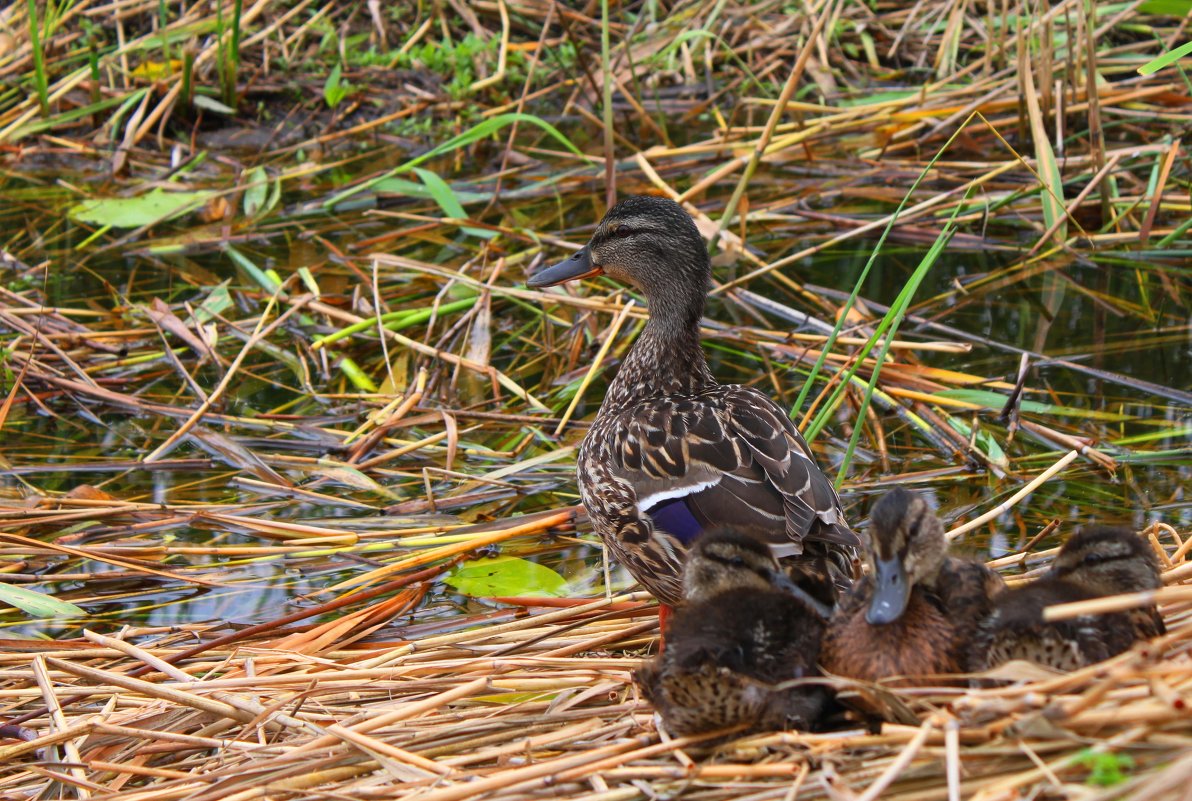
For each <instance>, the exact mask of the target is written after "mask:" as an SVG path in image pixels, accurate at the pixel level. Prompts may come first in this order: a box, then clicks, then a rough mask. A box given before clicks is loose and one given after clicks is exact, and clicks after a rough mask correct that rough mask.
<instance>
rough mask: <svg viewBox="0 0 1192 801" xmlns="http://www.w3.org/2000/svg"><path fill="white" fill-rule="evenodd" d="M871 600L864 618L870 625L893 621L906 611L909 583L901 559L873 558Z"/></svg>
mask: <svg viewBox="0 0 1192 801" xmlns="http://www.w3.org/2000/svg"><path fill="white" fill-rule="evenodd" d="M873 584H874V588H873V600H872V601H871V602H870V604H869V611H868V612H867V613H866V615H865V619H866V620H867V621H869V623H870V624H871V625H877V626H881V625H885V624H886V623H893V622H894V621H895V620H897V619H898V618H900V617H902V613H903V612H905V611H906V605H907V602H908V601H910V597H911V584H910V582H909V581H907V575H906V568H905V567H904V566H903V564H902V560H901V559H898V558H897V557H895V558H893V559H875V560H874V563H873Z"/></svg>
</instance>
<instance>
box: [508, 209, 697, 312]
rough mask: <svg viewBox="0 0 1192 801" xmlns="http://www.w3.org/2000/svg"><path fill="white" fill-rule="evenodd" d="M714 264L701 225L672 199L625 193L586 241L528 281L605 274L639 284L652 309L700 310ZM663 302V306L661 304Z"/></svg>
mask: <svg viewBox="0 0 1192 801" xmlns="http://www.w3.org/2000/svg"><path fill="white" fill-rule="evenodd" d="M711 274H712V268H711V263H710V261H709V260H708V251H707V249H706V248H705V247H704V242H703V239H702V238H701V237H700V233H699V229H697V228H696V227H695V223H694V222H693V221H692V219H691V216H690V215H689V214H687V212H685V211H683V207H682V206H680V205H679V204H678V203H676V202H675V201H673V200H670V199H668V198H664V197H654V196H652V195H637V196H634V197H627V198H625V199H624V200H622V201H621V202H620V203H618V204H617V205H615V206H613V207H612V208H611V209H609V210H608V212H607V213H606V214H605V215H604V219H603V220H601V221H600V224H599V225H598V226H596V232H595V233H594V234H592V238H591V239H590V240H589V241H588V244H587V245H585V246H584V247H582V248H580V249H579V250H578V251H576V253H575V255H573V256H572V257H571V258H569V259H567V260H566V261H562V262H559V263H558V264H555V265H552V266H550V267H547V268H546V269H544V270H540V271H539V272H537V273H535V275H534V276H533V277H532V278H530V280H529V281H527V282H526V283H527V285H529V286H531V287H547V286H554V285H555V284H561V283H563V282H565V281H572V280H575V279H577V278H586V277H588V276H594V275H608V276H611V277H612V278H615V279H616V280H618V281H620V282H622V283H625V284H629V285H630V286H633V287H636V288H637V289H640V290H641V291H642V293H643V294H644V295H645V296H646V298H647V299H648V300H649V303H650V308H651V313H652V314H653V313H655V312H657V311H663V312H665V311H667V310H668V307H673V308H674V310H675V312H676V313H679V312H680V311H683V312H684V313H685V314H686V315H688V316H689V315H690V314H691V313H692V312H694V313H695V319H697V320H698V319H699V316H700V315H701V314H702V313H703V300H704V297H705V296H706V295H707V294H708V284H709V282H710V280H711ZM659 307H662V308H659Z"/></svg>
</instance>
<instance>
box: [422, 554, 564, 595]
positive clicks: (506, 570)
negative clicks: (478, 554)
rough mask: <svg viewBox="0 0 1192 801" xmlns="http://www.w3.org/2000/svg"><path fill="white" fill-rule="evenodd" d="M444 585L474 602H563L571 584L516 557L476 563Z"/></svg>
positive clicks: (462, 567) (458, 571)
mask: <svg viewBox="0 0 1192 801" xmlns="http://www.w3.org/2000/svg"><path fill="white" fill-rule="evenodd" d="M443 583H445V584H447V585H448V586H450V587H454V588H455V589H456V590H458V591H459V592H462V593H463V594H464V595H470V596H472V597H473V598H491V597H493V596H497V597H519V596H537V597H543V596H545V597H550V598H561V597H563V596H565V595H566V594H567V582H566V581H565V580H564V579H563V577H562V576H560V575H559V574H558V573H556V572H555V571H553V570H551V569H550V568H549V567H545V566H543V565H540V564H538V563H537V562H531V561H530V560H529V559H521V558H519V557H516V556H497V557H494V558H492V559H475V560H473V561H471V562H466V563H464V564H462V565H460V566H459V567H457V568H455V569H454V570H452V571H451V572H450V573H449V574H448V575H447V577H446V578H444V579H443Z"/></svg>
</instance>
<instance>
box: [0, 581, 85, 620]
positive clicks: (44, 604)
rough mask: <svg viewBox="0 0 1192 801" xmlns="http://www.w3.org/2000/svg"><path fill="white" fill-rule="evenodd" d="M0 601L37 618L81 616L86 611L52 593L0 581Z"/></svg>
mask: <svg viewBox="0 0 1192 801" xmlns="http://www.w3.org/2000/svg"><path fill="white" fill-rule="evenodd" d="M0 603H6V604H8V605H9V606H15V607H16V608H17V609H20V610H21V611H22V612H24V613H26V614H28V615H30V616H32V617H38V618H45V617H82V616H83V615H86V614H87V612H86V610H84V609H81V608H80V607H77V606H75V605H74V604H72V603H68V602H67V601H60V600H58V599H57V598H55V597H54V596H52V595H43V594H42V593H40V592H34V591H33V590H27V589H25V588H24V587H14V586H12V585H11V584H2V583H0Z"/></svg>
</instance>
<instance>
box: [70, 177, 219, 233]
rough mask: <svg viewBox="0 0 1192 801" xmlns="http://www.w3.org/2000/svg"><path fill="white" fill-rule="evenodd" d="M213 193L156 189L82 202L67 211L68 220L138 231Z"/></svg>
mask: <svg viewBox="0 0 1192 801" xmlns="http://www.w3.org/2000/svg"><path fill="white" fill-rule="evenodd" d="M215 195H216V193H215V192H212V191H210V190H195V191H184V192H167V191H165V190H164V189H162V188H161V187H157V188H155V189H153V190H151V191H149V192H146V193H145V194H143V195H138V196H137V197H106V198H96V199H95V200H84V201H83V202H82V203H78V204H76V205H74V206H71V207H70V209H68V210H67V212H66V213H67V214H69V215H70V218H71V219H72V220H75V221H76V222H81V223H88V224H90V225H109V226H112V227H113V228H140V227H141V226H143V225H152V224H153V223H158V222H164V221H165V220H170V219H173V218H174V217H178V216H180V215H182V214H185V213H186V212H188V211H194V210H195V209H197V208H198V207H199V206H202V205H203V204H204V203H206V202H207V201H208V200H210V199H211V198H213V197H215Z"/></svg>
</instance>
